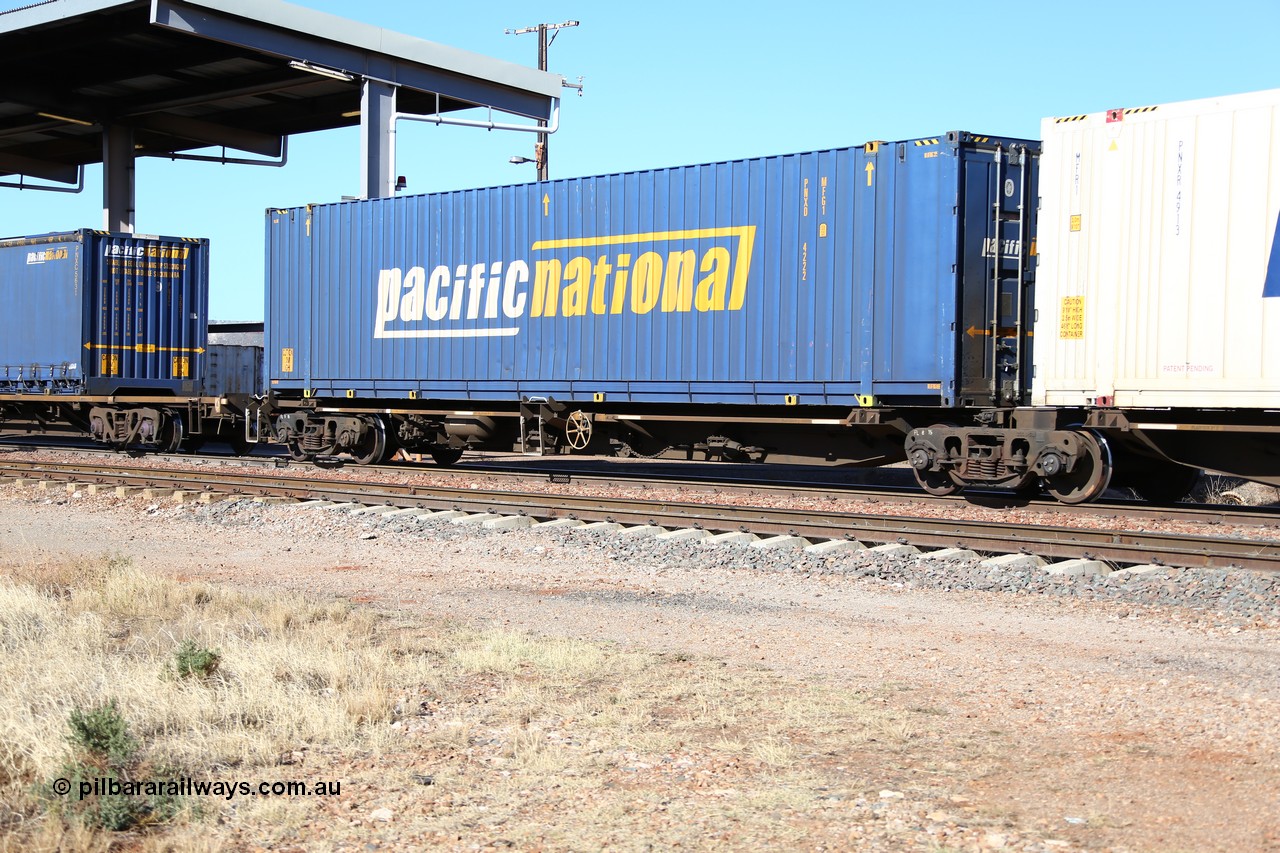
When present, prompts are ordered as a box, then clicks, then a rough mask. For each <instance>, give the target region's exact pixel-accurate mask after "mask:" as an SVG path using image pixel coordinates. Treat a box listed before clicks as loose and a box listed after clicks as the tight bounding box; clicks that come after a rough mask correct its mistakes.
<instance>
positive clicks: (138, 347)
mask: <svg viewBox="0 0 1280 853" xmlns="http://www.w3.org/2000/svg"><path fill="white" fill-rule="evenodd" d="M84 348H85V349H87V350H94V349H105V350H113V349H115V350H120V351H121V352H124V351H125V350H133V351H134V352H197V353H199V352H204V347H161V346H156V345H155V344H130V345H128V346H122V345H120V344H95V343H90V342H88V341H86V342H85V345H84Z"/></svg>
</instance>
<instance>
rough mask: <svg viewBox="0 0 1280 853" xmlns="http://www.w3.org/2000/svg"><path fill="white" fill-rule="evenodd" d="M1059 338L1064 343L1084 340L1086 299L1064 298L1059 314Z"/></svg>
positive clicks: (1076, 297) (1081, 297) (1080, 297)
mask: <svg viewBox="0 0 1280 853" xmlns="http://www.w3.org/2000/svg"><path fill="white" fill-rule="evenodd" d="M1058 338H1059V339H1060V340H1064V341H1079V340H1083V339H1084V297H1083V296H1064V297H1062V309H1061V311H1060V312H1059V314H1058Z"/></svg>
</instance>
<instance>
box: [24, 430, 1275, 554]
mask: <svg viewBox="0 0 1280 853" xmlns="http://www.w3.org/2000/svg"><path fill="white" fill-rule="evenodd" d="M4 446H5V445H3V444H2V443H0V447H4ZM8 446H9V447H14V448H20V449H21V450H22V451H36V450H43V449H49V450H59V449H62V448H58V447H52V446H51V447H44V446H41V447H27V446H21V445H8ZM76 450H77V452H82V453H85V454H86V455H93V456H101V457H107V458H119V456H120V454H119V452H118V451H113V450H105V449H98V448H82V447H77V448H76ZM286 458H287V457H283V456H278V457H271V456H227V455H218V454H206V455H201V454H181V455H168V454H148V455H147V457H146V459H147V460H156V461H162V462H172V463H174V464H191V463H192V462H195V461H197V460H199V461H200V462H208V461H216V462H219V463H221V464H224V465H228V466H236V467H258V468H261V467H267V466H277V467H278V466H279V465H280V464H282V463H283V462H284V460H285V459H286ZM572 464H573V463H567V464H550V465H547V464H542V465H539V464H538V463H536V462H533V463H531V464H530V465H523V464H512V463H510V462H507V461H505V460H502V459H496V460H492V459H485V460H475V459H473V460H471V461H469V462H465V463H463V464H461V465H459V466H457V467H449V468H441V467H438V466H431V465H428V466H425V467H419V466H418V465H416V464H414V463H402V464H394V463H393V464H384V465H370V466H357V465H354V464H353V465H351V466H349V468H348V470H353V471H377V472H384V473H395V474H404V473H407V472H419V471H420V472H422V473H426V474H430V475H431V476H433V477H494V478H497V477H502V478H509V479H511V480H517V481H519V480H536V481H545V480H547V479H548V478H550V479H551V480H552V481H553V482H562V483H569V482H572V481H573V480H577V481H580V482H586V483H608V484H615V483H618V482H619V481H620V480H623V481H626V482H632V483H643V484H645V485H646V486H651V487H655V488H662V487H671V488H680V489H686V490H688V489H696V490H698V491H700V492H706V493H710V494H734V493H743V492H746V493H760V494H767V495H771V496H777V497H799V498H805V499H808V500H825V501H848V500H867V501H871V502H878V501H883V502H884V503H885V504H888V505H900V506H902V507H903V508H904V509H905V508H909V507H913V506H941V507H945V508H948V509H951V508H955V509H959V510H963V509H965V508H969V507H976V508H981V509H991V510H1018V511H1027V512H1038V513H1055V514H1060V515H1066V516H1087V517H1090V518H1108V517H1110V518H1129V519H1157V520H1165V521H1167V520H1174V519H1176V520H1179V521H1186V522H1189V523H1200V524H1212V525H1240V526H1269V527H1273V528H1276V529H1277V530H1278V531H1280V511H1278V510H1277V509H1276V508H1274V507H1261V506H1259V507H1249V506H1235V505H1220V506H1218V505H1207V504H1167V505H1153V504H1146V503H1138V502H1125V501H1095V502H1092V503H1085V504H1063V503H1059V502H1058V501H1055V500H1053V499H1052V498H1033V499H1028V498H1019V497H1016V496H1013V495H1011V494H1009V493H1006V492H1000V491H998V490H991V491H981V490H969V491H967V492H966V493H965V494H963V495H952V496H938V495H930V494H927V493H925V492H922V491H920V490H919V489H918V488H917V487H915V486H908V487H905V488H904V487H899V486H895V485H886V484H866V483H847V484H846V483H829V482H820V481H806V480H799V479H789V478H786V477H776V478H775V479H772V480H757V479H746V478H742V477H734V476H730V477H724V478H719V479H717V478H714V477H711V476H709V475H708V474H707V473H706V472H705V471H701V472H696V473H690V474H689V475H687V476H686V475H681V474H673V473H671V472H669V471H664V472H657V473H655V472H652V471H644V470H637V469H639V468H640V467H641V466H642V465H644V464H646V463H618V462H614V461H610V460H602V461H597V462H596V463H595V464H596V465H597V466H598V465H601V464H611V465H615V466H616V467H617V468H618V470H617V471H614V472H610V471H601V470H598V469H596V470H593V469H591V468H586V467H569V466H570V465H572ZM659 464H663V465H672V464H684V463H672V462H670V461H667V462H663V463H659ZM698 464H702V465H713V464H728V463H698ZM303 465H309V463H299V462H292V463H289V464H288V468H289V469H294V470H296V469H297V468H298V467H299V466H303ZM344 467H345V466H344ZM773 473H778V472H773ZM1277 535H1280V534H1277Z"/></svg>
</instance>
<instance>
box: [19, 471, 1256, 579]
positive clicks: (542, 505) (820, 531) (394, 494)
mask: <svg viewBox="0 0 1280 853" xmlns="http://www.w3.org/2000/svg"><path fill="white" fill-rule="evenodd" d="M0 476H20V477H23V478H26V477H32V478H33V479H34V478H35V477H41V478H44V479H49V480H59V481H68V482H97V483H107V482H110V483H116V484H121V485H126V486H135V487H137V486H143V487H151V488H172V489H175V490H176V489H189V488H191V486H192V484H193V483H194V484H196V485H198V487H199V488H200V489H202V490H205V491H211V492H218V493H228V494H232V495H242V496H263V497H270V496H278V497H289V498H294V499H320V500H333V501H339V502H359V503H364V504H370V505H385V506H395V507H406V508H407V507H416V508H421V509H432V510H446V509H452V510H458V511H462V512H473V513H474V512H492V513H498V514H503V515H527V516H530V517H533V518H537V519H556V518H576V519H578V520H581V521H612V522H618V523H630V524H653V525H657V526H662V527H697V528H702V529H705V530H708V531H725V532H728V531H739V530H741V531H750V532H752V533H756V534H771V535H794V536H800V537H804V538H807V539H841V538H844V539H856V540H858V541H866V542H875V543H893V542H901V543H904V544H911V545H915V546H917V547H941V548H946V547H961V548H967V549H970V550H974V551H977V552H980V553H1009V552H1013V553H1017V552H1023V553H1033V554H1038V555H1040V556H1042V557H1052V558H1075V557H1086V558H1093V559H1100V560H1107V561H1111V562H1114V563H1118V564H1134V563H1161V564H1167V565H1171V566H1188V567H1203V568H1227V567H1239V568H1247V569H1258V570H1266V571H1276V570H1280V542H1276V541H1256V540H1248V539H1233V538H1228V537H1217V536H1187V535H1183V534H1169V533H1151V532H1146V531H1120V530H1093V529H1078V528H1070V527H1060V526H1046V525H1034V524H1008V523H1004V522H990V521H975V520H967V519H937V518H912V517H908V516H901V515H882V514H875V513H854V512H838V511H837V512H819V511H815V510H811V509H786V508H777V507H755V506H718V505H715V504H706V503H697V502H689V501H670V500H645V499H634V498H627V499H622V498H604V499H602V498H601V497H599V496H593V495H588V496H580V495H563V494H541V493H527V492H509V491H490V490H484V489H471V488H465V489H463V488H452V487H441V486H434V485H413V484H408V485H405V484H388V483H359V482H352V481H323V480H316V479H314V478H309V477H290V476H281V475H278V474H227V473H226V472H208V471H198V470H197V471H173V470H166V469H139V468H136V467H129V468H125V469H120V468H113V467H111V466H103V465H83V464H67V465H61V464H56V463H40V464H31V463H20V462H19V463H12V462H6V461H0Z"/></svg>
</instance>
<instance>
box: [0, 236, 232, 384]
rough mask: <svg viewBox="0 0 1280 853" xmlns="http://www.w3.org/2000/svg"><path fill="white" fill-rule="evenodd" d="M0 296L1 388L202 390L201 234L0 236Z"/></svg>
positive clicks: (204, 295)
mask: <svg viewBox="0 0 1280 853" xmlns="http://www.w3.org/2000/svg"><path fill="white" fill-rule="evenodd" d="M0 303H2V304H3V305H4V308H5V310H4V311H3V312H2V313H0V393H10V394H12V393H33V394H90V395H106V394H120V393H125V392H141V393H160V394H178V395H195V394H198V393H199V387H200V377H201V376H202V375H203V371H204V364H203V353H204V348H205V341H206V334H207V332H206V325H207V319H208V318H207V315H208V305H209V243H208V241H207V240H191V239H183V238H175V237H151V236H139V235H135V234H111V233H107V232H103V231H90V230H87V229H86V230H80V231H70V232H66V233H60V234H45V235H41V236H37V237H17V238H12V239H7V240H0Z"/></svg>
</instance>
